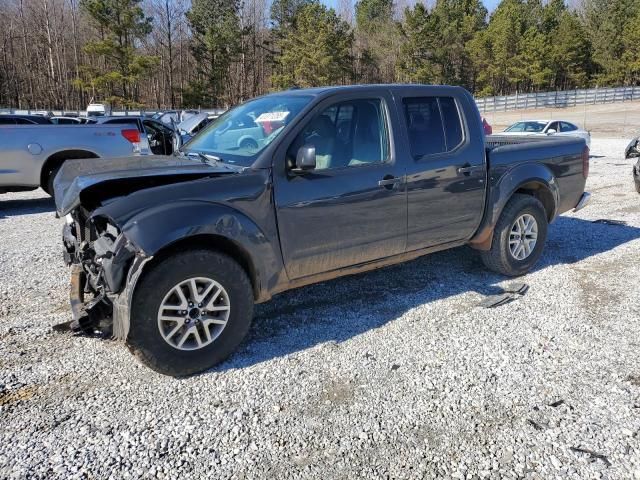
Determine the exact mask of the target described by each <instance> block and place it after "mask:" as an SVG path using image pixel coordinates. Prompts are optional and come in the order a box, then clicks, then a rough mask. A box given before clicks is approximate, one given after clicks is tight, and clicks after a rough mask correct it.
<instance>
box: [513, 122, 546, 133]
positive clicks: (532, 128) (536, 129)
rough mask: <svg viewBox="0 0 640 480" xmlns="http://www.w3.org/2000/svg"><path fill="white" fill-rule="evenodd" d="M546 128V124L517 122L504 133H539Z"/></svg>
mask: <svg viewBox="0 0 640 480" xmlns="http://www.w3.org/2000/svg"><path fill="white" fill-rule="evenodd" d="M546 126H547V122H518V123H514V124H513V125H511V126H510V127H509V128H507V129H506V130H505V132H529V133H540V132H542V130H544V127H546Z"/></svg>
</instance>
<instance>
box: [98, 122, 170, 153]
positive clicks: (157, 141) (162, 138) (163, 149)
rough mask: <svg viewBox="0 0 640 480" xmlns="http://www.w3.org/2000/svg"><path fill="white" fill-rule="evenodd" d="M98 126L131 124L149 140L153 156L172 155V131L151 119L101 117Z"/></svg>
mask: <svg viewBox="0 0 640 480" xmlns="http://www.w3.org/2000/svg"><path fill="white" fill-rule="evenodd" d="M98 123H100V124H106V125H111V124H119V125H124V124H131V125H135V127H136V128H137V129H138V130H139V131H140V132H141V133H145V134H146V135H147V138H148V139H149V147H150V148H151V152H152V153H154V154H155V155H170V154H171V153H173V135H174V133H175V132H174V130H173V129H172V128H170V127H169V126H167V125H165V124H164V123H161V122H159V121H157V120H153V119H151V118H147V117H143V116H139V115H137V116H136V115H127V116H117V117H101V118H100V119H98Z"/></svg>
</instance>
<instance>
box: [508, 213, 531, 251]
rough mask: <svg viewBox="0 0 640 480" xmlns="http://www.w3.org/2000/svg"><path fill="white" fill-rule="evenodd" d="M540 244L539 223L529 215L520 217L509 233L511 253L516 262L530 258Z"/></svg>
mask: <svg viewBox="0 0 640 480" xmlns="http://www.w3.org/2000/svg"><path fill="white" fill-rule="evenodd" d="M537 242H538V222H537V221H536V219H535V217H534V216H533V215H531V214H529V213H525V214H523V215H520V216H519V217H518V218H517V219H516V221H515V222H514V223H513V225H512V226H511V231H510V232H509V252H510V253H511V256H512V257H513V258H515V259H516V260H519V261H522V260H526V259H527V258H529V256H530V255H531V253H533V250H534V249H535V247H536V243H537Z"/></svg>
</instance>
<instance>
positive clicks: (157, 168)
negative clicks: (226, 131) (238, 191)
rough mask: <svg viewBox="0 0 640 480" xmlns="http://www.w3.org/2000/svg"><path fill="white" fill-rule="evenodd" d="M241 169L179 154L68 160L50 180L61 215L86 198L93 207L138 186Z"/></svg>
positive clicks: (223, 173) (209, 175)
mask: <svg viewBox="0 0 640 480" xmlns="http://www.w3.org/2000/svg"><path fill="white" fill-rule="evenodd" d="M241 170H242V169H241V168H239V167H236V166H231V165H228V164H224V163H215V164H213V165H212V164H205V163H201V162H199V161H197V160H193V159H190V158H187V157H178V156H169V157H165V156H146V155H145V156H138V157H123V158H88V159H82V160H67V161H66V162H64V164H63V166H62V168H61V169H60V171H59V172H58V174H57V175H56V178H55V180H54V182H53V188H54V192H55V194H54V198H55V202H56V210H57V212H58V214H59V215H60V216H63V215H66V214H67V213H69V212H71V211H72V210H73V209H75V208H76V207H78V205H80V203H81V202H85V201H86V202H87V203H89V204H90V209H93V208H95V207H96V206H99V205H100V204H101V203H102V202H103V201H105V200H108V199H110V198H115V197H121V196H125V195H128V194H130V193H133V192H135V191H138V190H142V189H146V188H153V187H157V186H160V185H168V184H171V183H178V182H186V181H190V180H195V179H198V178H203V177H214V176H220V175H225V174H231V173H238V172H240V171H241Z"/></svg>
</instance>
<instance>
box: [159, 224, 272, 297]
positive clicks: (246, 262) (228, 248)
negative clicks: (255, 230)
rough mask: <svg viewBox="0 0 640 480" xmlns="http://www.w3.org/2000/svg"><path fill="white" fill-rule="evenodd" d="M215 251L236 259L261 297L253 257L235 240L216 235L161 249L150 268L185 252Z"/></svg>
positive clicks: (200, 236) (188, 239)
mask: <svg viewBox="0 0 640 480" xmlns="http://www.w3.org/2000/svg"><path fill="white" fill-rule="evenodd" d="M195 249H203V250H214V251H218V252H221V253H224V254H226V255H228V256H230V257H231V258H232V259H234V260H235V261H236V262H238V264H240V266H241V267H242V269H243V270H244V271H245V272H246V274H247V275H248V276H249V280H250V281H251V287H252V288H253V297H254V299H257V298H258V296H259V291H260V287H259V285H258V274H257V271H256V269H255V266H254V265H253V262H252V261H251V257H250V256H249V254H248V253H247V251H246V250H245V249H244V248H242V247H241V246H240V245H238V244H237V243H235V242H234V241H233V240H229V239H228V238H227V237H223V236H221V235H214V234H203V235H194V236H192V237H187V238H182V239H180V240H178V241H176V242H173V243H171V244H169V245H167V246H165V247H163V248H161V249H160V250H159V251H158V252H156V254H155V255H154V256H153V260H151V262H149V266H153V265H155V264H157V263H160V262H161V261H162V260H163V259H165V258H167V257H170V256H171V255H174V254H176V253H179V252H184V251H185V250H195Z"/></svg>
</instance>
